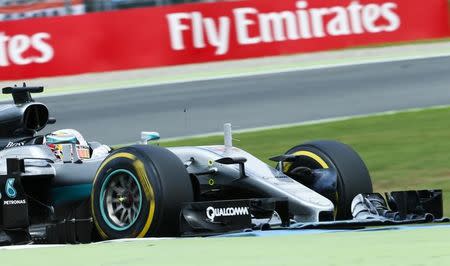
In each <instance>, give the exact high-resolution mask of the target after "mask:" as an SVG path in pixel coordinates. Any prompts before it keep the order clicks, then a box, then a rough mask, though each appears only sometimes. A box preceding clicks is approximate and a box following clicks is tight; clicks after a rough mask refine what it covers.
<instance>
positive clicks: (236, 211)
mask: <svg viewBox="0 0 450 266" xmlns="http://www.w3.org/2000/svg"><path fill="white" fill-rule="evenodd" d="M244 215H250V212H249V210H248V207H228V208H214V207H212V206H209V207H208V208H206V216H207V217H208V219H209V220H210V221H212V222H214V219H215V218H216V217H223V216H244Z"/></svg>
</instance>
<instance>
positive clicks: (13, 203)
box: [3, 199, 27, 205]
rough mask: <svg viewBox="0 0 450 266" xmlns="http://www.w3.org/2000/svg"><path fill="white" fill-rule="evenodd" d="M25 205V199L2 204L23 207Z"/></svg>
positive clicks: (7, 201)
mask: <svg viewBox="0 0 450 266" xmlns="http://www.w3.org/2000/svg"><path fill="white" fill-rule="evenodd" d="M23 204H27V201H26V200H25V199H21V200H5V201H4V202H3V205H23Z"/></svg>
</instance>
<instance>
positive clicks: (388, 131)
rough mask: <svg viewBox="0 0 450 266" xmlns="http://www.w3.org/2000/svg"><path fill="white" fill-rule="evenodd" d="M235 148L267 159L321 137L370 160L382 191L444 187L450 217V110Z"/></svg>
mask: <svg viewBox="0 0 450 266" xmlns="http://www.w3.org/2000/svg"><path fill="white" fill-rule="evenodd" d="M233 137H234V138H235V139H239V140H240V141H235V142H234V145H235V146H237V147H240V148H242V149H245V150H247V151H249V152H250V153H252V154H254V155H256V156H257V157H258V158H260V159H262V160H264V161H266V162H268V163H269V161H268V160H267V158H269V157H271V156H273V155H277V154H282V153H284V152H285V151H286V150H288V149H289V148H290V147H292V146H294V145H297V144H300V143H303V142H306V141H310V140H317V139H335V140H339V141H342V142H344V143H346V144H349V145H351V146H352V147H353V148H354V149H355V150H356V151H357V152H358V153H359V154H360V155H361V156H362V158H363V159H364V161H365V162H366V164H367V166H368V168H369V170H370V172H371V175H372V179H373V182H374V188H375V190H376V191H380V192H382V191H392V190H397V189H427V188H441V189H443V190H444V199H445V204H444V208H445V213H446V214H447V215H450V196H449V195H450V108H441V109H430V110H425V111H414V112H405V113H398V114H393V115H384V116H375V117H368V118H357V119H351V120H347V121H340V122H331V123H325V124H318V125H308V126H297V127H292V128H282V129H273V130H264V131H258V132H252V133H241V134H235V135H234V136H233ZM221 143H223V140H222V136H216V137H206V138H196V139H186V140H181V141H173V142H163V143H162V145H163V146H185V145H211V144H221Z"/></svg>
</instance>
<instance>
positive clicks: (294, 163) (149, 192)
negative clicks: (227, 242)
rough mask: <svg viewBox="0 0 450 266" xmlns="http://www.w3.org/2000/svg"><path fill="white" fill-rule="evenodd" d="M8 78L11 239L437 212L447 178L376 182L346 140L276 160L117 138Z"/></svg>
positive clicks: (4, 223)
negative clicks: (71, 120)
mask: <svg viewBox="0 0 450 266" xmlns="http://www.w3.org/2000/svg"><path fill="white" fill-rule="evenodd" d="M42 91H43V88H42V87H25V85H24V87H8V88H4V89H3V93H4V94H12V96H13V98H14V104H4V105H0V243H1V244H4V245H7V244H16V243H29V242H32V243H80V242H81V243H86V242H91V241H98V240H102V239H116V238H135V237H146V236H190V235H212V234H218V233H225V232H234V231H241V230H246V229H256V228H259V229H261V228H263V229H269V228H272V229H277V228H310V227H312V228H315V227H325V228H327V227H336V226H338V227H340V226H344V227H352V226H362V225H367V224H369V225H372V224H385V223H408V222H424V221H433V220H434V221H437V220H439V219H441V218H442V194H441V191H439V190H426V191H409V192H393V193H388V194H386V197H387V201H386V199H385V198H384V197H383V196H382V195H381V194H377V193H373V191H372V182H371V178H370V176H369V173H368V171H367V168H366V166H365V164H364V163H363V161H362V160H361V158H360V157H359V156H358V154H357V153H356V152H355V151H353V150H352V149H351V148H350V147H349V146H347V145H345V144H342V143H339V142H336V141H315V142H310V143H306V144H302V145H298V146H295V147H293V148H292V149H290V150H288V151H287V152H286V153H285V154H283V155H279V156H275V157H273V158H271V160H273V161H275V162H276V167H275V168H273V167H271V166H269V165H267V164H265V163H264V162H262V161H261V160H259V159H257V158H255V157H254V156H252V155H251V154H249V153H247V152H245V151H243V150H241V149H238V148H236V147H233V146H232V138H231V125H229V124H226V125H225V145H220V146H200V147H176V148H162V147H159V146H157V145H148V143H147V142H149V141H152V140H156V139H158V138H159V134H157V133H152V132H143V133H142V134H141V139H142V141H143V143H141V144H137V145H132V146H128V147H122V148H118V149H111V148H110V147H108V146H106V145H102V144H100V143H97V142H87V141H85V140H84V139H83V137H82V135H81V134H79V133H78V132H77V131H75V130H59V131H56V132H53V133H50V134H45V135H38V134H37V132H39V131H40V130H42V129H43V128H44V127H45V126H46V125H47V124H49V123H55V119H53V118H51V117H49V111H48V109H47V107H46V106H45V105H44V104H42V103H37V102H35V101H34V100H33V99H32V97H31V93H38V92H42Z"/></svg>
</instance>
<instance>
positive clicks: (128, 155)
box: [91, 145, 193, 239]
mask: <svg viewBox="0 0 450 266" xmlns="http://www.w3.org/2000/svg"><path fill="white" fill-rule="evenodd" d="M191 201H193V190H192V184H191V181H190V178H189V175H188V173H187V171H186V169H185V167H184V165H183V163H182V162H181V161H180V160H179V158H178V157H177V156H176V155H175V154H173V153H172V152H170V151H169V150H167V149H164V148H161V147H156V146H146V145H135V146H130V147H126V148H122V149H118V150H116V151H114V152H113V153H112V154H111V155H109V156H108V157H107V158H106V159H105V160H104V161H103V163H102V164H101V165H100V167H99V169H98V171H97V174H96V177H95V180H94V183H93V189H92V195H91V212H92V216H93V217H94V223H95V226H96V228H97V231H98V233H99V235H100V236H101V238H102V239H115V238H134V237H145V236H176V235H178V234H179V215H180V211H181V205H182V203H183V202H191Z"/></svg>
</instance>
